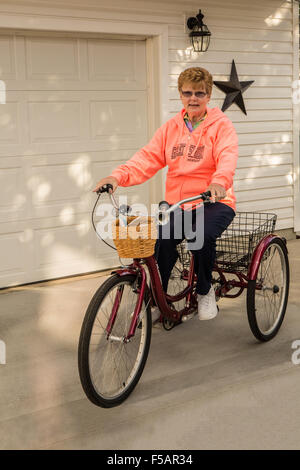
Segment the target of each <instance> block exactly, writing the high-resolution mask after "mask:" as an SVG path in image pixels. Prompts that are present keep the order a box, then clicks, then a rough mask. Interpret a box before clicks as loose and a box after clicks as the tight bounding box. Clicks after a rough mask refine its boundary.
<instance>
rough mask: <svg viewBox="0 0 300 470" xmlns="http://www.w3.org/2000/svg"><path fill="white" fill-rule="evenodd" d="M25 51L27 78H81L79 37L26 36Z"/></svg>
mask: <svg viewBox="0 0 300 470" xmlns="http://www.w3.org/2000/svg"><path fill="white" fill-rule="evenodd" d="M25 51H26V57H27V61H26V79H27V80H40V81H47V82H48V81H49V80H50V81H51V79H55V80H57V79H59V80H77V81H78V80H80V72H79V40H78V39H76V38H62V37H60V38H55V37H25Z"/></svg>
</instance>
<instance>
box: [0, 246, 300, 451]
mask: <svg viewBox="0 0 300 470" xmlns="http://www.w3.org/2000/svg"><path fill="white" fill-rule="evenodd" d="M288 248H289V257H290V264H291V286H290V297H289V303H288V308H287V313H286V318H285V320H284V322H283V325H282V327H281V330H280V331H279V333H278V335H277V336H276V337H275V338H274V339H273V340H272V341H270V342H268V343H265V344H261V343H258V342H257V341H256V340H255V338H254V337H253V335H252V333H251V331H250V328H249V326H248V321H247V316H246V299H245V295H244V294H243V295H242V296H241V297H239V298H237V299H234V300H231V299H222V300H221V301H220V303H219V306H220V313H219V315H218V317H217V318H216V319H214V320H211V321H208V322H199V321H198V319H197V317H195V318H194V319H193V320H191V321H189V322H187V323H185V324H182V325H180V326H178V327H177V328H174V329H173V330H171V331H169V332H167V331H165V330H163V329H162V328H161V327H160V326H158V327H157V326H156V327H154V328H153V336H152V343H151V348H150V354H149V357H148V361H147V364H146V368H145V371H144V373H143V375H142V378H141V381H140V382H139V384H138V386H137V388H136V389H135V391H134V393H133V394H132V395H131V396H130V397H129V399H128V400H127V401H126V402H125V403H124V404H123V405H121V406H119V407H117V408H112V409H102V408H98V407H96V406H95V405H93V404H91V403H90V402H89V401H88V400H87V398H86V397H85V395H84V393H83V391H82V388H81V385H80V381H79V376H78V370H77V344H78V337H79V332H80V327H81V323H82V320H83V316H84V313H85V310H86V307H87V305H88V303H89V301H90V298H91V296H92V294H93V293H94V291H95V290H96V289H97V288H98V286H99V285H100V284H101V283H102V282H103V281H104V279H105V277H103V276H102V277H100V276H97V277H91V278H79V279H78V278H77V279H76V280H71V281H70V280H68V281H64V282H62V281H60V282H53V283H48V284H47V283H45V284H40V285H36V286H31V287H27V288H20V289H16V290H11V291H4V292H2V293H1V294H0V340H2V341H4V342H5V345H6V364H5V365H0V374H1V375H0V377H1V381H0V448H1V449H115V450H121V449H127V450H131V449H156V450H159V449H175V450H183V449H187V450H192V449H299V448H300V420H299V416H300V398H299V397H300V364H299V365H296V364H294V363H293V362H292V354H293V352H294V353H295V351H294V350H293V349H292V343H293V342H294V341H295V340H300V240H292V241H289V242H288ZM298 348H299V346H298ZM298 357H299V358H300V354H299V355H298Z"/></svg>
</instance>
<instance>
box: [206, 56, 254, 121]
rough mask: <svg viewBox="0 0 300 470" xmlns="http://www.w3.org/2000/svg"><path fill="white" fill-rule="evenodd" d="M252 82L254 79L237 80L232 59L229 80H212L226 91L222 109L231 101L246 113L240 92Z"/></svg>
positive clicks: (229, 104) (227, 106) (230, 103)
mask: <svg viewBox="0 0 300 470" xmlns="http://www.w3.org/2000/svg"><path fill="white" fill-rule="evenodd" d="M252 83H254V80H251V81H247V82H240V81H239V78H238V75H237V71H236V67H235V63H234V60H233V61H232V65H231V72H230V80H229V81H228V82H218V81H214V84H215V85H216V87H218V88H219V89H220V90H222V91H224V93H226V98H225V100H224V103H223V106H222V111H225V110H226V109H227V108H229V106H231V105H232V103H236V104H237V105H238V107H239V108H240V109H241V110H242V111H243V113H244V114H246V115H247V112H246V108H245V103H244V99H243V95H242V93H244V91H246V90H247V88H249V86H250V85H252Z"/></svg>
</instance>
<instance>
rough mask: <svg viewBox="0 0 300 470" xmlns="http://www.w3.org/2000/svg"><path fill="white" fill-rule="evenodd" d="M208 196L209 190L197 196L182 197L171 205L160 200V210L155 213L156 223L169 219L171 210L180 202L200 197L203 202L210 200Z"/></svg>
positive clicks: (180, 203)
mask: <svg viewBox="0 0 300 470" xmlns="http://www.w3.org/2000/svg"><path fill="white" fill-rule="evenodd" d="M210 197H211V192H210V191H205V192H204V193H201V194H198V195H197V196H192V197H188V198H186V199H182V200H181V201H179V202H176V204H172V206H170V205H169V204H168V202H166V201H162V202H160V204H159V209H160V210H159V212H158V215H157V223H158V224H159V225H165V224H166V223H167V222H168V220H169V214H170V213H171V212H174V211H175V210H176V209H177V208H178V207H180V206H181V205H182V204H186V203H188V202H192V201H196V200H198V199H202V201H203V202H210V199H209V198H210ZM167 206H169V207H168V208H167Z"/></svg>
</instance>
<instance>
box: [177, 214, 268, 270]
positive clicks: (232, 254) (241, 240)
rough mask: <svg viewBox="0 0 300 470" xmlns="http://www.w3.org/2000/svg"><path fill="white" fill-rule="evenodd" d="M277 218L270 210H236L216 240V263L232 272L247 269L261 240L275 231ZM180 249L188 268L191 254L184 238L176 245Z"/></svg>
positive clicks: (185, 266)
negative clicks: (233, 216) (267, 211)
mask: <svg viewBox="0 0 300 470" xmlns="http://www.w3.org/2000/svg"><path fill="white" fill-rule="evenodd" d="M276 219H277V215H276V214H271V213H258V212H237V213H236V216H235V218H234V219H233V221H232V222H231V224H230V225H229V226H228V227H227V229H226V230H225V231H224V232H223V233H222V236H221V237H220V238H218V239H217V247H216V264H217V265H218V266H219V267H220V268H222V269H228V270H230V271H242V272H243V271H247V270H248V267H249V264H250V262H251V258H252V254H253V251H254V250H255V248H256V246H257V244H258V243H259V241H260V240H261V239H262V238H263V237H264V236H266V235H268V234H270V233H273V232H274V230H275V225H276ZM177 251H178V254H179V259H180V262H181V264H182V266H183V267H184V268H188V267H189V264H190V257H191V254H190V252H189V251H188V249H187V244H186V241H185V240H183V242H181V243H180V244H178V245H177Z"/></svg>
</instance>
